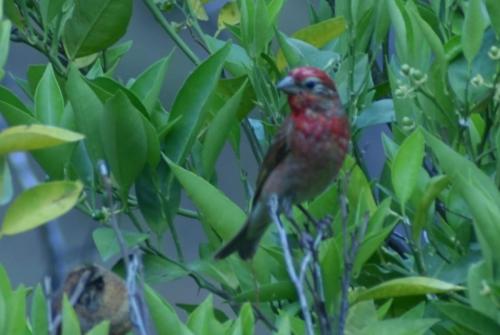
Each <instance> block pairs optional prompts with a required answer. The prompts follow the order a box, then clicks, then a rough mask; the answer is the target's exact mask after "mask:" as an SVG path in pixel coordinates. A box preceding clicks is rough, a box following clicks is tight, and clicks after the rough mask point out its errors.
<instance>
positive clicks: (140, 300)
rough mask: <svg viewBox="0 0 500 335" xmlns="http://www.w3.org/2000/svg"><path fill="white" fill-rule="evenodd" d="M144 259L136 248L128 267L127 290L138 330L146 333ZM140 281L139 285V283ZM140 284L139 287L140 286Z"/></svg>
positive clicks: (131, 314)
mask: <svg viewBox="0 0 500 335" xmlns="http://www.w3.org/2000/svg"><path fill="white" fill-rule="evenodd" d="M142 278H143V277H142V260H141V256H140V251H139V250H138V249H136V250H135V251H134V252H133V253H132V255H131V259H130V262H129V267H128V268H127V281H126V283H127V291H128V300H129V303H130V316H131V319H132V324H133V325H134V327H135V328H136V330H137V332H138V333H139V334H141V335H146V334H147V333H148V332H147V329H148V327H147V315H148V313H147V305H146V304H145V303H144V294H143V292H144V283H143V281H142ZM138 281H139V285H137V284H138V283H137V282H138ZM138 286H139V288H138Z"/></svg>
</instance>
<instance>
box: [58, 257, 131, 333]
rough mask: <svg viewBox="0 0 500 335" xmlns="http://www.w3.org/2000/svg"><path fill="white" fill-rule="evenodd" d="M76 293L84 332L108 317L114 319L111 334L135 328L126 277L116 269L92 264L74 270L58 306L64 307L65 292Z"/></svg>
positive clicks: (69, 296)
mask: <svg viewBox="0 0 500 335" xmlns="http://www.w3.org/2000/svg"><path fill="white" fill-rule="evenodd" d="M63 293H65V294H66V295H67V297H68V299H71V298H73V297H74V305H73V308H74V310H75V312H76V314H77V316H78V319H79V320H80V327H81V330H82V333H85V332H87V331H89V330H90V329H92V327H94V326H95V325H97V324H99V323H100V322H102V321H104V320H109V322H110V330H109V334H110V335H125V334H126V333H127V332H129V331H130V330H131V329H132V323H131V322H130V317H129V305H128V294H127V288H126V286H125V282H124V281H123V279H121V278H120V277H118V276H117V275H115V274H114V273H113V272H111V271H109V270H107V269H105V268H103V267H101V266H98V265H95V264H92V265H85V266H81V267H78V268H76V269H75V270H73V271H71V272H70V273H69V274H68V276H67V277H66V279H65V280H64V284H63V287H62V291H61V293H60V294H59V297H58V299H56V300H55V306H54V310H55V311H56V313H59V314H60V313H61V311H62V308H61V306H62V294H63Z"/></svg>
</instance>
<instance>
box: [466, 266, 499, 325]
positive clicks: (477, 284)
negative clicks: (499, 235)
mask: <svg viewBox="0 0 500 335" xmlns="http://www.w3.org/2000/svg"><path fill="white" fill-rule="evenodd" d="M489 279H490V274H489V273H488V268H487V266H486V264H485V262H484V261H480V262H478V263H475V264H472V265H471V266H470V267H469V271H468V273H467V293H468V295H469V301H470V304H471V306H472V307H473V308H474V309H475V310H477V311H479V312H481V313H483V314H484V315H487V316H489V317H490V318H492V319H495V318H496V317H497V312H498V311H497V307H496V306H495V302H494V299H495V298H494V296H493V293H492V292H491V290H490V291H489V292H488V293H485V292H484V291H487V289H485V288H486V287H487V286H488V285H489V284H488V281H489Z"/></svg>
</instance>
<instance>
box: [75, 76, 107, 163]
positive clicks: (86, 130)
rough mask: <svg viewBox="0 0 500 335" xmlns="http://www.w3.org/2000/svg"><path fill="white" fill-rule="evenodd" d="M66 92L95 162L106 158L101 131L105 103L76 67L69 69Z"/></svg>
mask: <svg viewBox="0 0 500 335" xmlns="http://www.w3.org/2000/svg"><path fill="white" fill-rule="evenodd" d="M66 92H67V94H68V98H69V101H70V102H71V106H72V107H73V112H74V114H75V121H76V127H77V129H78V131H80V132H81V133H82V134H84V135H85V146H86V147H87V151H88V153H89V155H90V157H91V159H92V161H93V163H94V164H95V163H96V162H97V161H98V160H99V159H102V158H104V152H103V148H102V144H101V132H100V127H101V122H102V120H101V118H102V114H103V105H102V103H101V101H100V100H99V98H98V97H97V96H96V94H95V93H94V91H93V90H92V89H91V88H90V87H89V86H88V84H87V83H86V82H85V80H84V79H83V78H82V76H81V75H80V72H79V71H78V70H77V69H76V68H74V67H71V68H70V70H69V74H68V80H67V82H66Z"/></svg>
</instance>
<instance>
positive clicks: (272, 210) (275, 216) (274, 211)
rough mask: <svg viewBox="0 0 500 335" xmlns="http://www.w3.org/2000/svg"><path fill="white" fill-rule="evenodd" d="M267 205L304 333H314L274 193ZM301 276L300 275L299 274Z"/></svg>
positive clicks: (310, 334) (301, 284)
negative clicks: (277, 235)
mask: <svg viewBox="0 0 500 335" xmlns="http://www.w3.org/2000/svg"><path fill="white" fill-rule="evenodd" d="M268 205H269V214H270V216H271V219H272V220H273V222H274V223H275V224H276V227H277V229H278V233H279V236H280V240H281V247H282V248H283V256H284V257H285V263H286V268H287V271H288V275H289V276H290V279H291V280H292V282H293V284H294V286H295V290H296V291H297V296H298V297H299V304H300V309H301V310H302V315H303V317H304V322H305V326H306V333H307V334H308V335H314V328H313V324H312V318H311V313H310V311H309V307H308V305H307V298H306V294H305V291H304V286H303V282H302V281H301V279H303V278H300V277H299V276H297V272H296V271H295V266H294V265H293V258H292V254H291V252H290V247H289V246H288V239H287V237H286V231H285V228H284V227H283V223H282V222H281V219H280V217H279V205H278V197H277V195H276V194H273V195H272V196H271V198H270V199H269V202H268ZM301 277H302V276H301Z"/></svg>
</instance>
